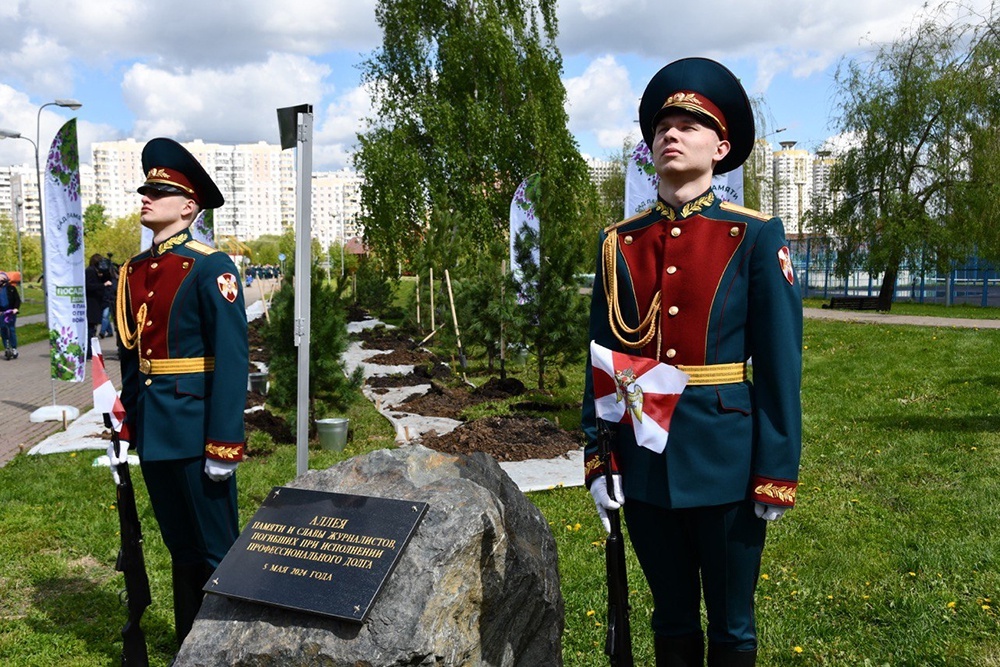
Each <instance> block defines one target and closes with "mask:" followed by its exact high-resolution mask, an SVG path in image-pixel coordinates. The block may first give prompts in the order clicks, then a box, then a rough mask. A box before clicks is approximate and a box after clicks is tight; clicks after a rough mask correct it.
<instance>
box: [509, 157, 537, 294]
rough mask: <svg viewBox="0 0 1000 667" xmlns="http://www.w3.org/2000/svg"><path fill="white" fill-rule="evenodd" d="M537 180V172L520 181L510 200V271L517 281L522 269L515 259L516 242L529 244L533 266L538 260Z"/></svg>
mask: <svg viewBox="0 0 1000 667" xmlns="http://www.w3.org/2000/svg"><path fill="white" fill-rule="evenodd" d="M539 181H540V179H539V175H538V174H537V173H535V174H532V175H530V176H528V177H527V178H526V179H524V180H523V181H521V185H519V186H517V190H515V191H514V199H512V200H511V202H510V271H511V274H512V275H513V276H514V277H515V279H517V280H518V282H520V279H521V278H520V276H521V274H522V273H523V271H522V267H521V263H520V262H519V261H518V259H517V252H516V244H518V243H528V244H531V248H532V249H531V261H532V262H534V264H535V266H537V265H538V262H539V259H538V252H539V246H540V241H541V232H540V231H539V228H538V217H537V216H536V215H535V201H536V200H537V199H538V186H539Z"/></svg>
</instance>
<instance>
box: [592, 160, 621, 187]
mask: <svg viewBox="0 0 1000 667" xmlns="http://www.w3.org/2000/svg"><path fill="white" fill-rule="evenodd" d="M622 170H623V167H622V165H621V164H620V163H618V162H615V161H612V160H598V159H597V158H587V171H588V172H589V174H590V182H591V183H593V184H594V185H600V184H601V182H602V181H604V180H606V179H607V178H608V177H610V176H614V175H615V174H621V173H622Z"/></svg>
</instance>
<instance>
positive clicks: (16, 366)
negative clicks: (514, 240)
mask: <svg viewBox="0 0 1000 667" xmlns="http://www.w3.org/2000/svg"><path fill="white" fill-rule="evenodd" d="M258 285H259V281H257V282H255V284H254V286H253V287H251V288H250V289H248V290H247V292H246V295H247V303H248V304H253V303H255V302H257V301H259V300H260V291H259V288H258ZM803 312H804V314H805V316H806V317H807V318H815V319H833V320H843V321H856V322H878V323H883V324H907V325H918V326H942V327H960V328H979V329H1000V320H975V319H964V318H961V319H958V318H956V319H952V318H940V317H915V316H910V315H892V314H886V313H868V312H854V311H842V310H823V309H820V308H806V309H805V310H804V311H803ZM35 318H37V321H42V316H41V315H33V316H29V317H25V318H23V319H21V318H19V320H18V324H22V323H25V324H26V323H29V322H31V321H35ZM110 343H111V341H110V340H109V339H106V340H105V346H104V348H105V349H104V353H105V359H106V361H107V362H108V363H107V368H108V372H109V375H110V376H111V379H112V381H113V382H114V383H115V385H116V386H118V387H120V386H121V376H120V370H119V368H118V363H117V351H116V350H115V349H114V345H112V344H110ZM20 353H21V356H20V358H19V359H17V360H16V361H3V360H0V388H2V393H0V466H3V465H4V464H5V463H7V462H8V461H10V460H11V459H12V458H14V456H16V455H17V453H18V452H21V451H27V450H28V449H30V448H31V447H32V446H34V445H36V444H37V443H39V442H41V441H42V440H44V439H45V438H46V437H48V436H50V435H52V434H53V433H56V432H58V431H61V430H62V429H63V424H62V422H41V423H32V422H31V421H29V419H28V417H29V416H30V415H31V413H32V412H34V411H35V410H36V409H38V408H40V407H43V406H47V405H53V404H54V403H53V397H52V392H53V387H54V388H55V404H59V405H72V406H74V407H76V408H78V409H80V411H81V413H85V412H87V411H88V410H90V409H91V408H92V407H93V400H92V386H91V379H90V367H89V364H88V368H87V378H86V381H84V382H77V383H72V382H57V381H53V380H50V379H49V378H50V375H49V346H48V343H47V342H45V341H40V342H38V343H32V344H30V345H25V346H23V347H21V348H20Z"/></svg>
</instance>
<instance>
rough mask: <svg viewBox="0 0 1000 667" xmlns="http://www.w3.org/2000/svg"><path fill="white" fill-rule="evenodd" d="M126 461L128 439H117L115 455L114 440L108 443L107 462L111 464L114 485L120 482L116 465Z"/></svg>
mask: <svg viewBox="0 0 1000 667" xmlns="http://www.w3.org/2000/svg"><path fill="white" fill-rule="evenodd" d="M122 463H128V440H119V441H118V454H117V455H115V441H114V440H112V441H111V442H110V443H108V464H109V465H110V466H111V479H113V480H115V486H118V485H119V484H121V483H122V480H121V478H120V477H119V476H118V466H119V465H120V464H122Z"/></svg>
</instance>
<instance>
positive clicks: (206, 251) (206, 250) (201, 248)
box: [184, 239, 222, 255]
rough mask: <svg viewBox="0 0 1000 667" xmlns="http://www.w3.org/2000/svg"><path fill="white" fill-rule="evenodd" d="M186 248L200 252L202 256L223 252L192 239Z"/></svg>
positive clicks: (185, 245)
mask: <svg viewBox="0 0 1000 667" xmlns="http://www.w3.org/2000/svg"><path fill="white" fill-rule="evenodd" d="M184 247H185V248H190V249H191V250H194V251H195V252H200V253H201V254H202V255H211V254H212V253H213V252H222V251H221V250H219V249H218V248H213V247H212V246H210V245H208V244H205V243H202V242H201V241H198V240H195V239H191V240H190V241H188V242H187V243H185V244H184Z"/></svg>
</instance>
